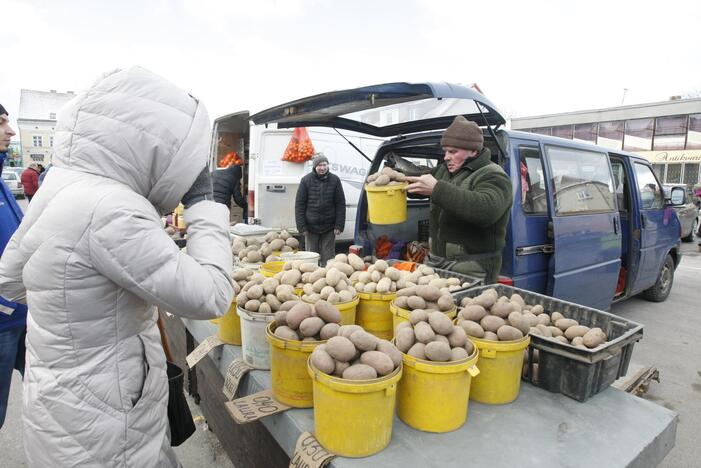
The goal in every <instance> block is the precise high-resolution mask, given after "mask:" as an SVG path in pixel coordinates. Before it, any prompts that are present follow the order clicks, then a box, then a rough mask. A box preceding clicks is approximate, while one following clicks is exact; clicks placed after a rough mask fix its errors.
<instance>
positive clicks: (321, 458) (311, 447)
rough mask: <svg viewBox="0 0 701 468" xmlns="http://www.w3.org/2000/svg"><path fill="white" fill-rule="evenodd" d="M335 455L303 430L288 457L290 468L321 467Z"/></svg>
mask: <svg viewBox="0 0 701 468" xmlns="http://www.w3.org/2000/svg"><path fill="white" fill-rule="evenodd" d="M335 456H336V455H334V454H333V453H331V452H329V451H328V450H326V449H325V448H324V447H322V446H321V444H320V443H319V441H318V440H316V437H314V436H313V435H312V434H310V433H309V432H303V433H302V435H301V436H299V439H297V445H296V446H295V453H294V454H293V455H292V458H290V468H321V467H322V466H325V465H326V464H327V463H328V462H329V461H331V459H332V458H333V457H335Z"/></svg>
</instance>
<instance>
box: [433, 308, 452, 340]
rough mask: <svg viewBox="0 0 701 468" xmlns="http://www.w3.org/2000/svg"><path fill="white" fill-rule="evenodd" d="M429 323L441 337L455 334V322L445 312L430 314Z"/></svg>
mask: <svg viewBox="0 0 701 468" xmlns="http://www.w3.org/2000/svg"><path fill="white" fill-rule="evenodd" d="M428 323H429V325H431V328H433V331H435V332H436V333H440V334H441V335H450V334H451V333H453V322H451V320H450V319H449V318H448V316H447V315H445V314H444V313H443V312H431V313H430V314H428Z"/></svg>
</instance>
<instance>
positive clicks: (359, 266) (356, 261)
mask: <svg viewBox="0 0 701 468" xmlns="http://www.w3.org/2000/svg"><path fill="white" fill-rule="evenodd" d="M348 263H349V264H350V266H352V267H353V268H354V269H355V270H364V269H365V262H363V259H362V258H360V257H358V256H357V255H356V254H354V253H351V254H348Z"/></svg>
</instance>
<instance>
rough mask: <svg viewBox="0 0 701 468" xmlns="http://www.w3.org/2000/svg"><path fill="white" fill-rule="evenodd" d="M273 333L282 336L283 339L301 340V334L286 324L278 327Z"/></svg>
mask: <svg viewBox="0 0 701 468" xmlns="http://www.w3.org/2000/svg"><path fill="white" fill-rule="evenodd" d="M273 334H274V335H275V336H277V337H278V338H282V339H283V340H295V341H299V335H297V332H296V331H294V330H293V329H291V328H290V327H287V326H285V325H283V326H280V327H276V328H275V332H274V333H273Z"/></svg>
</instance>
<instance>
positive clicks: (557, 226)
mask: <svg viewBox="0 0 701 468" xmlns="http://www.w3.org/2000/svg"><path fill="white" fill-rule="evenodd" d="M456 115H464V116H465V117H466V118H467V119H468V120H472V121H474V122H476V123H477V124H478V125H480V127H482V128H483V131H484V138H485V146H487V147H489V148H490V150H491V152H492V158H493V160H494V162H496V163H498V164H500V165H501V166H502V167H503V168H504V170H505V171H506V173H507V174H509V175H510V177H511V180H512V183H513V193H514V200H513V207H512V211H511V221H510V225H509V229H508V231H507V242H506V247H505V249H504V252H503V264H502V272H501V273H502V275H503V281H504V282H506V283H507V284H513V285H514V286H516V287H519V288H523V289H527V290H531V291H535V292H540V293H545V294H548V295H550V296H554V297H558V298H560V299H564V300H567V301H571V302H575V303H578V304H583V305H587V306H590V307H595V308H598V309H608V308H609V307H610V305H611V303H612V302H615V301H618V300H622V299H625V298H628V297H631V296H633V295H636V294H639V293H642V295H643V296H644V297H645V298H646V299H648V300H651V301H663V300H665V299H666V298H667V296H668V295H669V292H670V290H671V287H672V282H673V280H674V271H675V269H676V267H677V265H679V262H680V260H681V250H680V248H681V243H680V233H681V225H680V223H679V219H678V218H677V215H676V213H675V211H674V209H673V208H672V207H671V205H670V203H669V200H666V199H665V195H664V194H665V192H664V191H663V190H662V186H661V184H660V182H659V181H658V180H657V178H656V176H655V174H654V172H653V171H652V168H651V166H650V164H649V163H648V162H647V161H646V160H645V159H644V158H641V157H639V156H637V155H634V154H631V153H627V152H623V151H614V150H610V149H606V148H602V147H599V146H595V145H591V144H586V143H581V142H577V141H573V140H565V139H560V138H554V137H549V136H544V135H538V134H531V133H524V132H518V131H511V130H507V129H505V128H504V125H505V123H506V122H505V120H504V118H503V117H502V115H501V114H500V113H499V112H498V111H497V109H496V107H495V106H494V105H493V104H492V103H491V102H490V101H489V100H488V99H487V98H485V97H484V96H483V95H482V94H480V93H479V92H477V91H475V90H473V89H471V88H467V87H464V86H457V85H451V84H445V83H441V84H435V83H417V84H410V83H389V84H382V85H376V86H367V87H362V88H356V89H349V90H344V91H334V92H329V93H324V94H320V95H316V96H312V97H308V98H304V99H300V100H297V101H293V102H290V103H287V104H283V105H280V106H276V107H274V108H271V109H268V110H265V111H262V112H260V113H258V114H256V115H254V116H252V117H251V120H252V121H253V122H254V123H256V124H269V123H276V124H277V128H289V127H332V128H334V129H337V130H346V131H350V132H353V133H354V134H355V133H358V134H365V135H371V136H374V137H380V138H385V139H386V141H385V142H384V143H383V144H382V145H381V146H380V147H379V148H378V150H377V152H376V153H375V154H373V155H364V156H365V157H367V158H368V159H369V160H371V166H370V169H369V171H368V175H370V174H373V173H375V172H377V171H379V170H380V169H382V167H383V166H384V165H385V164H386V163H387V162H388V161H391V162H390V165H392V164H396V163H397V161H400V162H401V164H405V165H406V164H407V163H412V164H414V165H415V166H419V168H420V167H428V168H431V167H435V166H436V165H437V164H440V163H441V161H442V158H443V150H442V149H441V147H440V137H441V134H442V131H443V130H444V129H445V128H447V127H448V126H449V125H450V123H451V122H452V120H453V118H454V117H455V116H456ZM349 144H350V143H349ZM356 149H357V150H358V151H359V152H360V151H361V150H360V149H359V148H356ZM407 204H408V219H407V221H406V222H404V223H401V224H396V225H377V224H372V223H369V222H368V221H367V216H366V212H367V203H366V198H365V193H364V192H361V195H360V200H359V201H358V213H357V216H356V231H355V241H356V244H359V245H362V246H363V252H364V253H366V254H367V253H369V252H372V249H373V246H374V244H375V241H376V239H378V238H379V237H380V236H382V235H387V236H388V237H390V238H392V239H401V240H405V241H409V240H415V239H417V238H420V237H421V236H422V232H425V229H422V227H424V228H425V224H426V223H427V220H428V218H429V202H428V200H427V199H409V200H408V201H407ZM465 208H466V209H469V207H465ZM422 240H426V239H425V238H424V239H422Z"/></svg>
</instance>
